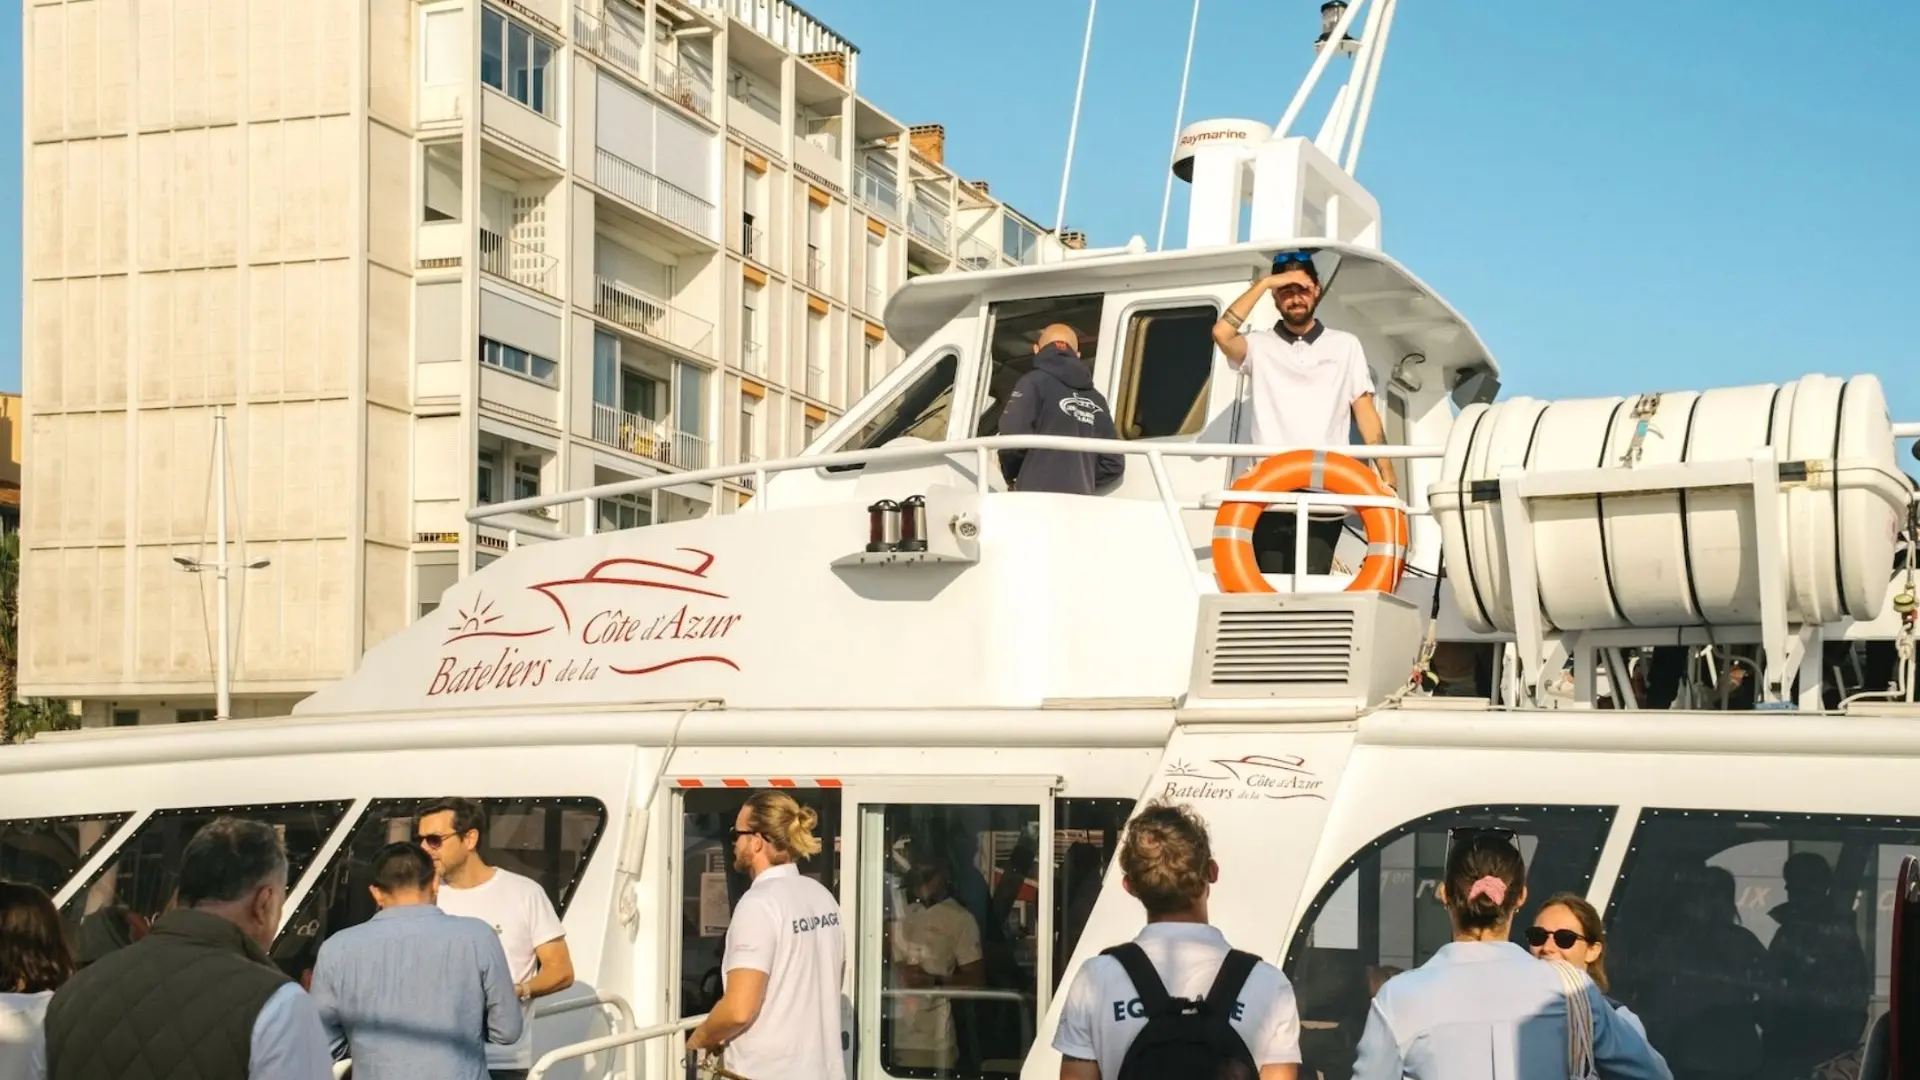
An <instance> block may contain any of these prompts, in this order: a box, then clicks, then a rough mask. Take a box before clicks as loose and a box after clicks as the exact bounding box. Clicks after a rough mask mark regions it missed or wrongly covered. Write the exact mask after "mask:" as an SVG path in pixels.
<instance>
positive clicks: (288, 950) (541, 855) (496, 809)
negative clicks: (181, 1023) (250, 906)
mask: <svg viewBox="0 0 1920 1080" xmlns="http://www.w3.org/2000/svg"><path fill="white" fill-rule="evenodd" d="M427 801H428V800H424V799H376V800H374V801H373V802H372V803H371V804H369V805H368V807H367V812H366V813H365V814H362V815H361V816H360V819H359V820H358V821H357V822H356V823H355V824H354V827H353V833H352V834H351V835H350V836H348V838H347V840H346V842H345V843H343V844H341V845H340V848H339V850H338V851H336V852H335V853H334V855H333V859H332V861H330V862H329V863H328V864H327V868H326V870H325V872H323V873H322V874H321V875H320V877H319V878H318V879H317V880H316V881H315V882H314V883H313V889H312V890H311V891H309V892H308V893H307V895H306V897H305V898H304V899H303V900H301V902H300V909H299V911H297V912H295V913H294V915H293V916H292V917H291V918H289V919H288V920H287V921H286V925H285V927H284V928H283V929H282V930H281V931H280V938H279V940H277V941H275V942H274V943H273V959H274V961H275V962H276V963H278V964H279V965H280V968H281V970H282V971H285V972H286V973H287V975H289V976H290V977H293V978H299V977H300V975H301V974H302V973H303V972H305V971H309V970H311V969H312V968H313V962H314V959H315V957H316V956H317V954H318V953H319V949H320V943H321V942H323V941H325V940H326V939H327V938H329V937H331V936H333V935H334V934H336V933H339V932H340V931H342V930H345V929H346V928H348V927H350V926H358V925H360V924H361V923H363V922H366V921H367V920H368V919H371V918H373V913H374V907H373V897H372V896H370V895H369V894H368V893H367V886H368V884H369V883H370V876H371V874H372V870H373V857H374V856H375V855H377V854H379V852H380V849H381V848H383V847H385V846H386V845H388V844H391V843H395V842H398V841H402V840H412V839H413V837H414V835H415V830H414V816H415V814H416V812H417V811H418V809H419V807H420V806H422V805H424V804H425V803H426V802H427ZM477 801H478V802H479V803H480V806H481V808H482V809H484V810H485V811H486V813H487V823H486V828H485V829H483V830H482V831H481V833H480V857H481V858H483V859H485V860H486V861H487V865H489V866H496V867H499V868H501V869H503V870H511V871H513V872H514V873H516V874H521V875H524V876H526V877H530V878H532V879H533V880H535V881H537V882H539V883H540V887H541V888H543V889H545V890H546V892H547V898H548V899H550V900H552V901H553V908H554V910H555V911H556V912H558V913H559V914H560V916H561V917H562V918H565V917H566V914H567V905H568V904H569V903H571V902H572V900H573V895H574V890H575V889H576V888H577V887H578V886H579V884H580V875H581V874H583V873H585V872H586V869H587V860H588V859H590V858H592V856H593V851H594V848H595V847H596V846H597V845H598V844H599V842H600V837H601V835H602V833H603V832H604V831H605V830H606V825H607V808H606V807H605V806H604V805H602V804H601V802H600V800H598V799H586V798H544V799H479V800H477Z"/></svg>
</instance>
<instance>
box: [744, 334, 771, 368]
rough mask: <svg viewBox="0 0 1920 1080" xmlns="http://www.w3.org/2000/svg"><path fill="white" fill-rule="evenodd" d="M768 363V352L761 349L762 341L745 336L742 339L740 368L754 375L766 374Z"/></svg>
mask: <svg viewBox="0 0 1920 1080" xmlns="http://www.w3.org/2000/svg"><path fill="white" fill-rule="evenodd" d="M766 364H767V360H766V353H765V352H764V351H762V350H761V348H760V343H759V342H757V341H755V340H753V339H752V338H750V337H744V336H743V337H742V338H741V339H740V370H742V371H746V372H750V373H752V374H754V375H765V374H766V373H767V368H766Z"/></svg>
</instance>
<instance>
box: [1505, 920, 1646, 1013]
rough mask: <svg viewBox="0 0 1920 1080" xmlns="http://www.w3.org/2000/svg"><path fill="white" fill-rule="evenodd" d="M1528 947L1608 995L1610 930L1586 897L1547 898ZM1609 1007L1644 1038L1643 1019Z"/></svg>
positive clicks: (1531, 929)
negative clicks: (1561, 962)
mask: <svg viewBox="0 0 1920 1080" xmlns="http://www.w3.org/2000/svg"><path fill="white" fill-rule="evenodd" d="M1526 936H1527V948H1528V949H1530V950H1532V952H1533V955H1535V956H1537V957H1539V958H1540V959H1542V960H1564V961H1566V962H1567V963H1569V964H1572V965H1573V966H1574V967H1577V968H1579V969H1580V970H1581V971H1584V972H1586V973H1587V978H1589V979H1592V980H1593V985H1595V986H1597V987H1599V988H1600V992H1601V993H1602V994H1605V993H1606V992H1607V990H1608V989H1609V988H1608V986H1607V957H1606V951H1607V928H1606V927H1605V926H1604V925H1603V924H1602V923H1601V922H1600V913H1599V912H1598V911H1595V910H1594V908H1593V905H1592V904H1589V903H1587V900H1586V897H1583V896H1579V895H1576V894H1574V893H1560V894H1558V895H1556V896H1551V897H1548V898H1547V902H1546V903H1545V904H1544V905H1542V906H1541V908H1540V910H1539V912H1538V913H1536V914H1535V915H1534V917H1533V925H1532V926H1529V927H1527V935H1526ZM1607 1004H1609V1005H1611V1006H1613V1011H1614V1012H1617V1013H1619V1014H1620V1019H1622V1020H1625V1021H1626V1022H1627V1023H1629V1024H1632V1025H1633V1027H1634V1030H1635V1031H1638V1032H1639V1033H1640V1034H1642V1035H1645V1034H1646V1033H1647V1026H1646V1025H1645V1024H1642V1023H1641V1022H1640V1018H1639V1017H1637V1016H1635V1015H1633V1013H1632V1012H1630V1011H1628V1009H1627V1007H1626V1006H1625V1005H1622V1004H1620V1003H1619V1002H1617V1001H1615V1000H1613V999H1612V998H1611V997H1609V998H1607Z"/></svg>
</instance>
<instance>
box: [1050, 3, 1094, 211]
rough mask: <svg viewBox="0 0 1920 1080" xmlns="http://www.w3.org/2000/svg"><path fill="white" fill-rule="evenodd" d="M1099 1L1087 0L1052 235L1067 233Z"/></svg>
mask: <svg viewBox="0 0 1920 1080" xmlns="http://www.w3.org/2000/svg"><path fill="white" fill-rule="evenodd" d="M1099 3H1100V0H1087V36H1086V38H1085V39H1084V40H1082V41H1081V42H1080V77H1079V78H1078V79H1077V80H1075V81H1074V84H1073V121H1072V122H1071V123H1069V124H1068V125H1067V162H1066V164H1065V165H1064V166H1062V167H1061V169H1060V206H1059V209H1057V210H1055V211H1054V214H1053V234H1054V235H1055V236H1064V235H1066V231H1067V182H1068V181H1069V180H1071V179H1072V177H1073V141H1074V139H1076V138H1077V137H1079V134H1080V102H1081V99H1082V97H1083V96H1084V95H1085V94H1086V90H1087V57H1088V56H1089V55H1090V54H1091V53H1092V52H1093V11H1094V8H1095V7H1097V6H1098V5H1099Z"/></svg>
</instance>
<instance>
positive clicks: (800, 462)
mask: <svg viewBox="0 0 1920 1080" xmlns="http://www.w3.org/2000/svg"><path fill="white" fill-rule="evenodd" d="M1303 449H1305V450H1312V451H1314V452H1316V453H1338V454H1346V455H1347V456H1349V457H1354V458H1360V459H1362V460H1407V459H1414V458H1438V457H1440V456H1442V454H1443V453H1444V449H1443V448H1442V447H1438V446H1364V445H1363V446H1326V447H1292V446H1254V445H1249V444H1245V443H1147V442H1132V441H1127V440H1124V439H1082V438H1075V437H1071V436H1065V435H987V436H981V437H978V438H972V439H955V440H952V441H949V442H928V443H914V444H912V445H910V446H882V447H875V448H872V449H867V450H840V451H835V452H832V453H824V454H802V455H800V456H798V457H789V458H780V459H777V460H771V461H753V462H742V463H739V464H733V465H716V466H714V467H713V468H710V469H691V470H688V471H686V472H676V473H670V474H668V475H665V476H652V477H646V478H644V479H639V480H621V481H617V482H614V483H611V484H599V485H596V486H594V487H589V488H580V489H576V490H573V491H564V492H556V493H554V494H552V495H536V496H532V497H530V498H525V499H514V500H512V501H511V502H498V503H488V504H486V505H485V506H476V507H474V508H473V509H472V510H469V511H467V520H468V521H470V522H472V523H474V524H476V525H478V524H484V523H486V522H489V521H492V520H493V519H495V518H502V517H506V516H507V515H512V514H528V513H532V512H535V511H538V510H544V509H546V508H548V507H564V506H565V505H567V504H569V503H579V504H581V506H582V507H583V508H584V510H585V513H584V515H583V516H584V521H585V530H586V534H591V533H592V532H593V531H594V526H595V521H596V517H595V514H594V503H595V501H596V500H599V499H608V498H614V497H616V496H620V495H638V494H641V493H644V492H650V491H653V490H655V489H656V488H663V487H673V486H677V485H680V484H697V483H707V482H713V481H721V480H734V481H736V482H737V483H739V484H741V486H743V487H749V488H751V489H752V490H753V491H755V492H758V494H756V495H755V496H754V498H753V499H752V500H751V501H750V502H748V503H747V505H746V507H744V508H743V509H746V510H748V512H754V511H761V512H764V511H766V510H768V509H771V508H772V505H771V503H770V502H769V499H770V497H771V492H769V491H768V490H767V477H768V476H771V475H773V474H775V473H783V472H797V471H800V470H811V469H825V468H832V467H837V466H859V465H911V464H925V463H930V462H933V461H938V460H941V459H944V458H948V457H950V456H952V455H957V454H965V455H969V456H971V457H972V458H973V459H974V484H975V486H976V489H977V490H978V491H979V492H980V494H982V495H984V494H986V493H987V492H988V490H989V478H990V477H991V476H992V475H993V455H994V454H995V453H996V452H998V451H1001V450H1066V451H1079V452H1082V453H1101V454H1120V455H1123V456H1127V457H1144V458H1146V459H1147V470H1148V473H1149V474H1150V475H1151V476H1152V478H1153V486H1154V493H1155V495H1156V497H1157V498H1158V499H1159V502H1160V504H1161V507H1162V509H1163V510H1164V511H1165V513H1166V516H1167V520H1168V522H1169V523H1170V524H1171V525H1172V528H1173V536H1174V538H1175V541H1176V543H1177V544H1178V545H1179V550H1180V554H1181V557H1182V558H1183V559H1191V558H1192V541H1191V540H1190V539H1189V538H1188V535H1187V525H1186V521H1185V520H1184V519H1183V518H1182V517H1181V514H1182V513H1183V512H1184V511H1188V510H1206V509H1213V508H1214V507H1216V506H1218V505H1219V504H1220V503H1221V502H1228V501H1232V502H1264V503H1270V504H1279V505H1291V506H1292V507H1293V510H1294V514H1295V516H1296V518H1297V519H1304V518H1306V517H1307V516H1308V513H1309V511H1310V510H1311V509H1312V508H1313V507H1316V506H1319V507H1331V506H1338V507H1343V508H1348V509H1353V508H1358V507H1366V506H1378V505H1387V506H1393V507H1398V508H1400V509H1403V510H1407V511H1408V512H1409V513H1414V514H1422V513H1425V511H1424V509H1421V508H1416V507H1409V506H1408V505H1407V504H1406V503H1405V502H1404V501H1403V500H1401V499H1399V498H1390V499H1385V500H1382V499H1380V498H1376V497H1369V496H1360V495H1338V494H1333V493H1318V492H1315V493H1302V494H1294V493H1275V494H1271V495H1269V494H1266V493H1261V492H1239V491H1233V492H1229V491H1216V492H1211V493H1209V494H1207V495H1205V496H1203V497H1201V498H1200V499H1198V500H1196V501H1189V500H1186V499H1182V498H1181V497H1180V496H1179V493H1178V492H1177V491H1176V490H1175V488H1174V484H1173V480H1172V478H1171V477H1170V476H1169V474H1168V472H1167V459H1168V458H1226V459H1236V458H1242V459H1250V460H1251V459H1259V458H1266V457H1271V456H1273V455H1275V454H1284V453H1289V452H1292V451H1298V450H1303ZM742 477H749V478H750V479H740V478H742ZM1209 503H1211V505H1209ZM496 527H499V528H504V529H506V530H507V546H508V547H509V548H513V547H517V546H518V545H519V543H520V537H521V535H522V534H525V535H527V536H531V537H533V538H535V539H538V540H548V541H553V540H570V539H572V538H573V537H574V535H575V534H573V533H569V532H564V531H561V530H558V529H545V528H541V527H539V526H535V525H529V524H526V523H525V522H524V520H518V521H506V522H501V523H499V524H498V525H497V526H496ZM1296 533H1297V535H1298V537H1300V538H1304V537H1305V536H1306V529H1305V528H1304V523H1302V527H1300V528H1298V529H1296ZM1295 565H1301V564H1300V563H1296V564H1295Z"/></svg>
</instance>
